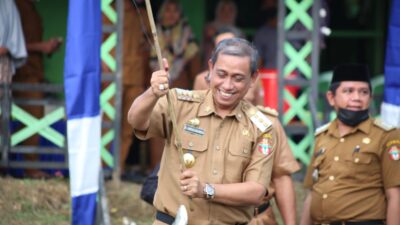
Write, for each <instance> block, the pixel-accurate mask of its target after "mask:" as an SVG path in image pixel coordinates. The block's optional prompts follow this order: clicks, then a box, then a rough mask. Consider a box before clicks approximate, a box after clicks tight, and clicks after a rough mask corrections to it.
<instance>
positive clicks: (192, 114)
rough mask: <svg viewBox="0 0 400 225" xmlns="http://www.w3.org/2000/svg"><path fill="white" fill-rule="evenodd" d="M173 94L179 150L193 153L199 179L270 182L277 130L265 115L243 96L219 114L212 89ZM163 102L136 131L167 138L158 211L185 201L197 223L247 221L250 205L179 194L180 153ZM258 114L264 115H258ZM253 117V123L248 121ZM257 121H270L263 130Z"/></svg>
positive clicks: (140, 135) (170, 211)
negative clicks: (223, 114)
mask: <svg viewBox="0 0 400 225" xmlns="http://www.w3.org/2000/svg"><path fill="white" fill-rule="evenodd" d="M171 94H172V96H171V97H172V98H171V102H172V104H174V106H175V112H176V116H177V126H178V130H179V132H180V135H181V139H182V146H183V151H184V152H190V153H192V154H193V155H194V157H195V158H196V163H195V165H194V166H193V167H192V168H191V169H192V170H193V171H195V172H196V173H197V175H198V177H199V179H200V180H201V181H202V182H208V183H211V184H228V183H241V182H246V181H255V182H257V183H259V184H261V185H263V186H264V187H265V188H267V187H268V185H269V181H270V177H271V169H272V162H273V161H272V160H273V153H274V151H275V148H276V141H275V140H276V138H275V137H276V133H275V132H274V129H273V128H272V126H270V125H269V124H270V123H271V121H270V120H269V119H268V118H265V117H264V116H265V115H264V114H262V113H261V112H260V111H258V110H257V108H256V107H254V106H252V105H251V104H250V103H248V102H245V101H241V102H240V103H239V104H238V106H237V107H236V108H235V109H234V110H233V111H232V113H231V114H229V115H227V116H226V117H225V118H224V119H223V118H221V117H220V116H218V115H217V113H216V111H215V108H214V103H213V97H212V93H211V91H186V90H182V89H172V90H171ZM167 105H168V104H167V100H166V97H165V96H164V97H162V98H160V99H159V101H158V102H157V104H156V106H155V108H154V110H153V112H152V114H151V119H150V127H149V129H148V130H147V131H144V132H142V131H135V133H136V136H137V137H138V138H141V139H148V138H150V137H154V136H159V137H164V138H165V139H166V145H165V147H164V152H163V156H162V159H161V167H160V171H159V174H158V175H159V183H158V188H157V192H156V195H155V200H154V205H155V207H156V208H157V210H159V211H162V212H165V213H167V214H169V215H171V216H175V214H176V212H177V209H178V207H179V205H180V204H184V205H185V206H186V208H187V210H188V214H189V224H196V225H201V224H235V223H245V222H248V221H250V219H251V218H252V217H253V212H254V207H251V206H242V207H238V206H228V205H224V204H220V203H216V202H213V201H208V200H206V199H204V198H193V199H192V200H189V198H188V197H187V196H184V195H183V194H182V192H181V190H180V186H179V176H180V174H181V172H180V163H179V162H180V161H179V154H178V150H177V147H176V143H175V141H174V140H175V136H176V134H175V133H173V131H172V128H171V121H170V119H169V118H168V113H167ZM255 113H257V114H255ZM260 114H261V115H264V116H261V118H263V117H264V118H263V119H259V120H257V118H256V117H258V118H260ZM193 119H198V121H197V123H193V122H191V121H193ZM252 119H253V120H254V121H256V122H252ZM259 123H263V124H268V125H269V126H268V128H266V129H265V130H263V131H261V130H260V129H259V128H258V126H259V125H260V124H259ZM190 124H194V125H190ZM264 128H265V127H264ZM263 147H264V148H263ZM216 195H217V196H218V193H216Z"/></svg>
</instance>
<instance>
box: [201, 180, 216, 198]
mask: <svg viewBox="0 0 400 225" xmlns="http://www.w3.org/2000/svg"><path fill="white" fill-rule="evenodd" d="M203 192H204V197H205V198H206V199H207V200H210V199H213V198H214V196H215V188H214V186H212V185H211V184H209V183H206V185H205V186H204V190H203Z"/></svg>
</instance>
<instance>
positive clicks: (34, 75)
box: [12, 0, 62, 178]
mask: <svg viewBox="0 0 400 225" xmlns="http://www.w3.org/2000/svg"><path fill="white" fill-rule="evenodd" d="M15 3H16V5H17V8H18V11H19V13H20V18H21V24H22V29H23V33H24V38H25V45H26V48H27V51H28V59H27V62H26V63H25V64H24V65H23V66H22V67H20V68H18V69H17V70H16V73H15V75H14V76H13V79H12V82H15V83H24V84H31V85H34V84H40V83H43V82H44V62H43V57H44V56H50V55H51V54H52V53H54V52H55V51H57V50H58V48H59V47H60V45H61V44H62V39H61V38H59V37H54V38H50V39H48V40H44V39H43V26H42V19H41V16H40V14H39V13H38V11H37V10H36V7H35V3H34V1H32V0H16V1H15ZM12 95H13V97H15V98H26V97H27V96H29V99H35V100H41V99H43V98H44V94H43V92H38V91H26V90H24V91H13V92H12ZM22 108H23V109H24V110H25V111H26V112H28V113H29V114H30V115H32V116H34V117H35V118H39V119H40V118H42V117H43V115H44V108H43V106H41V105H39V106H38V105H24V106H22ZM24 145H27V146H31V147H32V146H38V145H39V135H34V136H32V137H30V138H28V139H27V140H26V141H24ZM25 159H27V160H31V161H37V160H38V155H36V154H26V157H25ZM25 173H26V174H25V175H26V176H29V177H32V178H41V177H46V176H48V174H46V173H44V172H43V171H40V170H37V169H28V170H26V171H25Z"/></svg>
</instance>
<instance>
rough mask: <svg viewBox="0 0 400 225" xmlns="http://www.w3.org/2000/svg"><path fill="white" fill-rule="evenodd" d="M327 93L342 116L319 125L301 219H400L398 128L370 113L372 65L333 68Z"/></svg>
mask: <svg viewBox="0 0 400 225" xmlns="http://www.w3.org/2000/svg"><path fill="white" fill-rule="evenodd" d="M326 96H327V99H328V102H329V104H330V105H331V106H332V107H334V109H335V111H336V113H337V115H338V117H337V119H335V120H334V121H332V122H331V123H329V124H327V125H325V126H323V127H321V128H319V129H317V132H316V143H315V151H314V155H313V157H312V160H311V163H310V165H309V168H308V171H307V175H306V178H305V181H304V184H305V186H306V187H308V188H310V189H311V192H310V193H309V194H308V196H307V197H306V200H305V203H304V211H303V216H302V221H301V224H302V225H306V224H312V223H314V224H334V225H336V224H338V225H339V224H340V225H342V224H352V225H358V224H359V225H382V224H385V223H386V224H387V225H394V224H396V225H398V224H400V187H399V186H400V179H399V178H400V160H399V153H400V131H399V130H398V129H395V128H391V127H389V126H387V125H385V124H383V123H382V122H381V121H380V120H378V119H373V118H370V117H369V115H368V106H369V103H370V101H371V96H372V95H371V84H370V80H369V72H368V68H367V67H366V66H364V65H359V64H346V65H341V66H339V67H337V68H335V70H334V73H333V78H332V82H331V86H330V89H329V91H328V92H327V95H326Z"/></svg>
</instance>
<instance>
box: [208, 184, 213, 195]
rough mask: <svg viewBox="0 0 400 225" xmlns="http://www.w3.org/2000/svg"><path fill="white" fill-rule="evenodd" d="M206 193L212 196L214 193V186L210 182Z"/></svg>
mask: <svg viewBox="0 0 400 225" xmlns="http://www.w3.org/2000/svg"><path fill="white" fill-rule="evenodd" d="M206 193H207V195H210V196H213V195H214V188H213V187H212V186H211V185H209V184H206Z"/></svg>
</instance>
